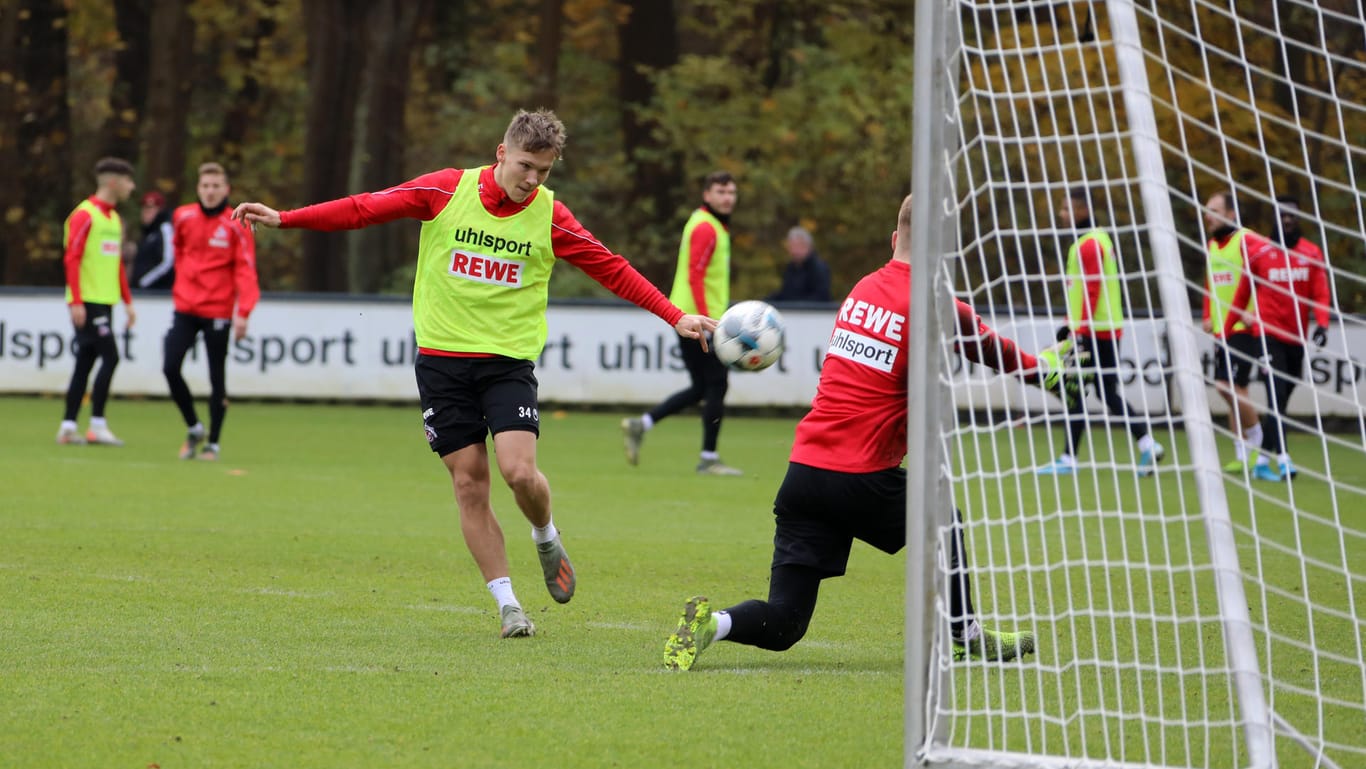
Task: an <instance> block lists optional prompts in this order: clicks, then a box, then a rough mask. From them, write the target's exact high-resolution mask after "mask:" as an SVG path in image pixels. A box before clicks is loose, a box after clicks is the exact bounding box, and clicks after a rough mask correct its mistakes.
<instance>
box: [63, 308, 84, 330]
mask: <svg viewBox="0 0 1366 769" xmlns="http://www.w3.org/2000/svg"><path fill="white" fill-rule="evenodd" d="M67 309H69V310H70V311H71V325H73V326H75V327H76V330H77V331H80V330H81V329H83V328H85V305H84V304H83V303H81V302H72V303H71V304H69V305H67Z"/></svg>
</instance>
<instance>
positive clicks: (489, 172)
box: [233, 110, 716, 638]
mask: <svg viewBox="0 0 1366 769" xmlns="http://www.w3.org/2000/svg"><path fill="white" fill-rule="evenodd" d="M564 142H565V132H564V125H563V124H562V123H561V122H560V120H559V118H557V117H555V114H554V113H552V112H548V111H545V110H541V111H537V112H525V111H521V112H518V113H517V115H516V116H515V117H514V118H513V119H512V122H511V123H510V124H509V125H508V128H507V131H506V133H505V134H504V135H503V142H502V144H499V145H498V149H497V151H496V158H497V161H498V162H497V163H496V164H494V165H492V166H485V167H483V168H469V169H464V170H461V169H455V168H448V169H445V170H442V171H436V172H433V173H429V174H424V175H422V176H419V177H417V178H416V179H413V180H412V181H410V182H406V183H404V184H400V185H398V186H396V187H391V188H389V189H387V190H382V191H380V192H373V193H362V194H360V195H352V196H351V197H347V198H342V199H340V200H333V201H330V202H327V203H319V204H317V205H313V206H308V207H307V208H300V209H297V210H294V211H275V210H274V209H271V208H269V207H267V206H265V205H262V204H260V203H243V204H242V205H240V206H238V207H237V210H236V211H235V212H234V214H233V215H234V216H236V217H237V218H239V219H242V220H244V221H247V222H250V223H252V224H263V225H266V226H268V227H301V228H307V229H314V230H328V231H331V230H344V229H356V228H360V227H365V226H367V225H371V224H379V223H381V222H388V221H393V220H395V219H404V218H407V219H417V220H419V221H421V222H422V234H421V236H420V239H419V243H418V256H417V274H416V280H415V283H414V286H413V327H414V332H415V333H416V335H417V345H418V353H419V354H418V357H417V364H416V372H417V389H418V395H419V397H420V400H421V408H422V424H423V428H424V429H425V431H426V435H427V442H428V443H429V444H430V446H431V449H432V451H433V452H435V453H436V454H437V455H438V456H440V457H441V461H442V462H443V463H444V464H445V465H446V469H447V470H448V471H449V473H450V477H451V483H452V485H453V486H454V488H455V500H456V505H457V507H458V508H459V510H460V530H461V532H462V533H463V534H464V537H465V544H466V545H467V546H468V547H469V549H470V553H471V554H472V555H473V556H474V560H475V562H476V563H477V564H478V566H479V570H480V571H481V572H482V573H483V577H484V580H485V582H486V583H487V584H488V589H489V592H491V593H492V594H493V598H494V600H495V601H496V602H497V604H498V607H499V614H500V615H501V621H502V631H501V635H502V637H503V638H514V637H523V636H530V635H533V634H534V633H535V627H534V625H533V624H532V622H531V620H530V619H529V618H528V617H527V616H526V612H524V611H523V610H522V606H521V604H520V602H518V600H517V597H516V595H515V594H514V593H513V590H512V581H511V578H510V577H509V569H508V557H507V550H506V548H505V546H504V544H503V530H502V528H501V527H499V525H498V520H497V518H496V517H495V516H494V513H493V508H492V506H491V504H490V501H489V485H490V483H489V478H490V464H489V453H488V447H487V443H486V438H487V436H488V435H490V434H491V435H492V436H493V447H494V451H495V452H496V454H497V458H498V470H499V471H500V472H501V474H502V476H503V480H504V481H505V482H506V483H507V485H508V487H509V488H510V489H511V490H512V494H513V498H514V499H515V500H516V502H517V506H518V507H519V508H520V509H521V511H522V514H523V515H524V516H525V517H526V519H527V520H528V521H529V522H530V523H531V532H532V540H533V541H534V542H535V543H536V549H537V553H538V556H539V559H540V562H541V570H542V575H543V577H544V579H545V585H546V588H547V590H549V592H550V595H551V597H552V598H554V599H555V600H556V601H558V602H559V603H566V602H568V601H569V599H570V598H572V597H573V595H574V589H575V586H576V577H575V573H574V567H573V565H572V564H571V563H570V561H569V556H568V555H567V554H566V553H565V549H564V546H563V545H562V544H561V542H560V536H559V531H558V530H557V529H556V527H555V523H554V521H553V519H552V516H551V509H550V486H549V484H548V483H547V482H546V478H545V476H544V475H542V474H541V471H540V469H538V467H537V465H536V439H537V437H538V436H539V435H540V411H539V407H538V405H537V389H536V388H537V383H536V376H535V374H534V373H533V368H534V364H535V361H536V359H537V358H538V357H539V356H540V354H541V350H542V348H543V347H544V346H545V341H546V333H547V329H546V318H545V311H546V302H547V298H548V296H547V289H548V286H549V281H550V271H551V268H552V267H554V265H555V262H556V260H558V259H563V260H565V261H567V262H569V263H570V264H573V265H574V266H576V267H578V268H579V269H581V270H583V271H584V272H586V273H587V274H588V275H589V276H590V277H592V278H593V279H594V280H596V281H598V282H599V283H601V284H602V285H603V286H605V287H607V288H608V289H610V290H611V291H612V292H613V293H615V294H616V295H617V296H620V297H622V298H623V299H626V300H628V301H630V302H633V303H635V304H636V305H638V306H640V307H642V308H644V309H646V310H649V311H650V312H652V313H654V314H655V315H657V316H659V317H660V318H661V319H663V320H664V321H665V322H666V323H668V324H670V325H672V326H673V327H674V329H675V330H676V331H677V332H678V334H679V335H680V336H682V337H684V338H687V339H699V340H702V341H703V344H705V339H704V337H703V333H704V332H706V331H711V330H713V329H715V328H716V321H715V320H712V319H711V318H707V317H704V316H701V315H688V314H685V313H684V312H683V311H682V310H680V309H679V308H678V307H676V306H674V305H673V304H672V303H671V302H670V301H669V300H668V299H667V298H666V297H665V296H664V295H663V294H661V293H660V292H659V290H658V289H656V288H655V287H654V286H653V285H652V284H651V283H650V282H649V281H648V280H646V279H645V277H644V276H642V275H641V274H640V273H639V272H637V271H636V270H635V268H634V267H632V266H631V265H630V263H629V262H627V261H626V259H625V258H623V257H622V256H621V255H619V254H616V253H614V252H612V251H610V250H608V248H607V247H606V246H604V245H603V244H602V243H599V242H598V241H597V239H596V238H594V237H593V236H592V234H590V233H589V232H588V231H587V230H586V229H584V228H583V226H582V225H580V224H579V222H578V221H577V220H576V219H575V218H574V215H573V214H571V213H570V212H569V209H568V208H566V207H565V205H564V204H563V203H561V202H560V201H558V200H556V199H555V197H554V193H553V192H551V191H550V190H549V189H548V188H545V187H543V186H541V185H542V184H544V183H545V180H546V178H547V177H548V176H549V175H550V171H551V168H552V167H553V166H554V165H555V161H556V160H558V159H559V158H560V156H561V153H562V152H563V150H564Z"/></svg>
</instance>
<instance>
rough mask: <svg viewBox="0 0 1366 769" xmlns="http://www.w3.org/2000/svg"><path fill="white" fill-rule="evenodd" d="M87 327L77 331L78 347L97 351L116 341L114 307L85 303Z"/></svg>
mask: <svg viewBox="0 0 1366 769" xmlns="http://www.w3.org/2000/svg"><path fill="white" fill-rule="evenodd" d="M84 304H85V325H84V326H81V327H80V328H78V329H76V346H77V347H78V348H80V347H85V346H89V347H90V349H92V350H93V349H95V348H96V347H98V346H99V345H100V344H101V343H104V342H109V341H112V340H113V339H114V306H113V305H109V304H92V303H91V302H85V303H84Z"/></svg>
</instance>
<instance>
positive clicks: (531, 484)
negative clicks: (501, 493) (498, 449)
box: [498, 461, 544, 493]
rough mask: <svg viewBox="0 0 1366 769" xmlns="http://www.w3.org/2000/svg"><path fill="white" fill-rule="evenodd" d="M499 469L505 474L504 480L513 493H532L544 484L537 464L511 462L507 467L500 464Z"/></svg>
mask: <svg viewBox="0 0 1366 769" xmlns="http://www.w3.org/2000/svg"><path fill="white" fill-rule="evenodd" d="M498 469H499V470H500V471H501V472H502V473H503V480H504V481H506V482H507V485H508V488H510V489H512V491H513V493H530V492H533V491H535V490H536V489H538V488H540V486H541V484H542V483H544V480H543V476H542V475H541V471H540V469H539V468H537V467H536V463H535V462H529V461H528V462H511V463H509V464H508V465H507V466H504V465H502V464H501V463H500V464H499V466H498Z"/></svg>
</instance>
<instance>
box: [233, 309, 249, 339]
mask: <svg viewBox="0 0 1366 769" xmlns="http://www.w3.org/2000/svg"><path fill="white" fill-rule="evenodd" d="M246 335H247V319H246V318H244V317H242V316H241V315H234V316H232V341H234V342H240V341H242V337H244V336H246Z"/></svg>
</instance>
